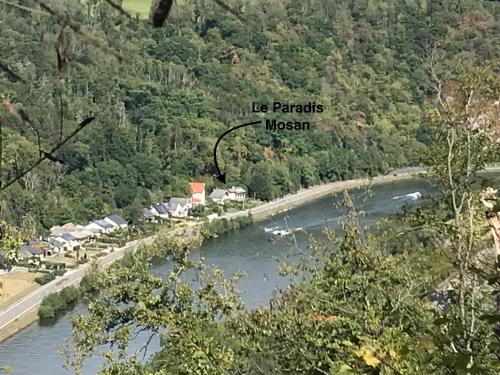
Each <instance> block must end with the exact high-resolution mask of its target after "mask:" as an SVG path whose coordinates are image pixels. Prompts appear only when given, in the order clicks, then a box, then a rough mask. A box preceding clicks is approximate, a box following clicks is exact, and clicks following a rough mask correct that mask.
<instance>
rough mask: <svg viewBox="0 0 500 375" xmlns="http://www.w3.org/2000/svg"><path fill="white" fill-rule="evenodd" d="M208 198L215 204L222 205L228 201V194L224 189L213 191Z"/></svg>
mask: <svg viewBox="0 0 500 375" xmlns="http://www.w3.org/2000/svg"><path fill="white" fill-rule="evenodd" d="M210 198H211V199H212V200H213V201H214V202H215V203H217V204H224V201H225V200H226V199H229V193H228V191H227V190H225V189H214V191H212V194H210Z"/></svg>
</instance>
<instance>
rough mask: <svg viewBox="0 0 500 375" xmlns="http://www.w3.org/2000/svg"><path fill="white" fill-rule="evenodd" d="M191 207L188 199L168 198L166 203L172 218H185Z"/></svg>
mask: <svg viewBox="0 0 500 375" xmlns="http://www.w3.org/2000/svg"><path fill="white" fill-rule="evenodd" d="M191 207H192V203H191V199H189V198H170V201H169V202H168V212H169V214H170V216H172V217H187V216H188V215H189V210H190V209H191Z"/></svg>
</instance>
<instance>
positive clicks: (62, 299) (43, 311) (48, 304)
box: [38, 285, 79, 321]
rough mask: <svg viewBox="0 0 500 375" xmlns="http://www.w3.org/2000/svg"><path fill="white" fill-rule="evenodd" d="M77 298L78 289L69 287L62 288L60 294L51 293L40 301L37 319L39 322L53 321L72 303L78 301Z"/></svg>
mask: <svg viewBox="0 0 500 375" xmlns="http://www.w3.org/2000/svg"><path fill="white" fill-rule="evenodd" d="M78 297H79V293H78V289H77V288H76V287H74V286H71V285H70V286H67V287H65V288H63V289H62V290H61V291H60V292H57V293H51V294H49V295H47V296H45V297H44V299H43V300H42V303H41V305H40V308H39V309H38V317H39V318H40V320H41V321H43V320H47V319H54V318H56V317H57V315H58V314H59V313H61V312H63V311H64V310H66V309H67V308H68V307H69V306H70V305H71V304H72V303H74V302H76V301H78Z"/></svg>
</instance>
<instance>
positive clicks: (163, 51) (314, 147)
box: [0, 0, 499, 229]
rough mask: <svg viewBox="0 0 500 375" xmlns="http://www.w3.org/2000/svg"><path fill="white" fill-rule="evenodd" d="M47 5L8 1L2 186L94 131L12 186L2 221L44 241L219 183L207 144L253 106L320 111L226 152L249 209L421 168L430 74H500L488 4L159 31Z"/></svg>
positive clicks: (262, 16) (416, 5) (234, 139)
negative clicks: (33, 230)
mask: <svg viewBox="0 0 500 375" xmlns="http://www.w3.org/2000/svg"><path fill="white" fill-rule="evenodd" d="M46 3H47V4H50V6H52V8H53V9H52V10H53V11H54V12H56V14H58V15H61V17H60V18H58V17H54V16H51V15H48V14H47V13H46V12H44V11H43V9H41V8H37V2H35V1H30V0H23V1H20V2H19V4H21V6H16V7H14V6H12V5H9V4H8V3H7V2H2V3H1V4H0V18H1V19H2V22H1V23H0V32H1V34H2V40H1V42H0V50H1V61H0V63H1V67H2V69H1V70H0V93H1V95H2V97H3V100H4V107H5V108H3V110H2V111H0V124H1V126H2V158H1V159H2V163H1V180H2V184H3V186H5V185H6V184H7V183H8V182H9V181H11V180H12V179H15V178H16V177H17V176H19V175H20V174H21V173H22V172H23V171H25V170H26V169H27V168H29V167H30V166H31V165H32V164H33V163H34V162H35V161H36V160H37V159H38V158H39V149H40V148H41V149H43V150H48V149H51V147H52V146H53V145H56V144H57V143H58V141H60V139H62V138H63V137H64V136H66V135H68V134H70V133H71V132H73V131H74V129H75V128H76V126H77V124H78V123H79V122H80V121H82V120H83V119H84V118H87V117H89V116H95V117H96V120H95V121H94V122H93V123H92V124H90V125H89V126H87V127H85V129H83V130H82V131H81V132H79V134H78V136H77V137H75V138H73V139H71V141H70V142H68V143H67V144H65V145H64V146H63V147H62V148H60V149H58V150H57V152H56V153H55V155H51V157H52V158H53V159H55V160H58V161H59V162H54V161H45V162H43V163H41V165H39V166H38V167H37V168H35V169H33V170H32V171H30V172H29V173H28V174H26V175H24V176H23V178H21V179H20V180H19V181H18V182H16V183H15V184H13V185H12V186H9V187H8V188H6V189H3V190H2V192H1V205H0V213H1V216H2V218H3V219H5V220H7V221H9V222H11V223H13V224H16V225H22V224H23V222H24V224H25V225H26V223H31V225H36V226H38V227H39V229H41V228H49V227H51V226H52V225H55V224H61V223H63V222H68V221H76V222H81V221H84V220H88V219H92V218H95V217H98V216H101V215H103V214H108V213H109V212H117V213H121V214H123V215H125V216H126V217H128V218H129V219H133V218H135V217H137V216H138V213H139V209H140V208H141V207H145V206H148V205H149V204H150V203H151V202H152V201H159V200H161V199H164V198H167V197H170V196H174V195H181V194H185V193H186V190H187V182H188V181H189V180H192V179H200V180H203V181H205V182H207V183H208V186H209V187H210V186H213V185H214V178H213V175H214V174H215V169H214V164H213V157H212V152H213V147H214V144H215V142H216V140H217V138H218V136H220V135H221V134H222V133H223V132H224V131H225V130H227V129H228V128H229V127H231V126H234V125H237V124H240V123H243V122H245V121H249V120H254V119H255V118H257V119H258V118H259V116H260V115H258V114H255V113H251V105H252V102H257V103H272V102H273V101H282V102H289V103H297V104H305V103H308V102H316V103H319V104H322V105H323V106H324V107H325V111H324V112H323V113H321V114H301V115H297V114H294V115H289V116H288V119H298V120H300V121H310V122H311V124H312V130H310V131H304V132H293V131H282V132H270V131H265V129H262V128H247V129H244V130H241V131H239V132H237V133H234V134H231V135H230V136H228V138H227V139H225V140H224V142H222V144H221V147H220V148H219V149H220V151H219V152H220V159H221V160H223V165H222V167H223V169H224V170H225V171H227V176H228V177H227V179H228V183H234V184H240V185H242V186H244V187H246V188H248V190H249V194H250V196H255V197H257V198H260V199H272V198H274V197H276V196H278V195H281V194H285V193H288V192H292V191H295V190H297V189H298V188H299V187H300V186H309V185H311V184H315V183H318V182H320V181H335V180H342V179H349V178H352V177H355V176H364V175H376V174H380V173H386V172H387V171H388V170H389V169H390V168H392V167H398V166H407V165H418V164H420V163H421V158H420V157H421V155H422V151H423V149H425V146H426V144H427V143H428V141H429V136H428V131H427V130H426V127H425V125H423V123H422V121H421V118H422V114H423V111H424V110H425V107H426V106H427V105H428V103H429V102H430V101H432V98H433V97H432V95H433V93H435V86H436V82H435V81H434V80H433V74H437V75H439V76H440V77H442V78H443V79H444V80H445V81H446V79H451V78H453V76H454V74H457V73H460V72H463V71H466V70H467V69H469V68H470V67H471V66H485V65H488V64H491V63H492V61H493V60H494V58H495V57H497V56H498V49H499V46H498V38H496V37H495V35H498V34H495V32H496V31H498V23H497V21H496V17H497V16H498V11H499V8H498V6H497V5H496V4H495V2H484V1H472V0H471V1H459V0H443V1H422V0H421V1H416V0H408V1H392V0H384V1H371V0H362V1H347V0H342V1H294V0H290V1H282V0H279V1H278V0H276V1H274V0H273V1H266V2H260V1H258V2H257V1H249V2H244V1H234V2H230V4H231V7H233V8H234V11H235V12H239V13H240V14H242V15H243V18H244V20H243V21H241V20H240V19H238V18H237V17H235V16H234V15H233V14H232V13H229V12H225V11H224V10H223V9H221V8H220V7H219V6H218V5H217V4H215V3H214V2H212V1H208V0H206V1H203V0H199V1H187V2H179V3H178V4H175V6H174V7H173V9H172V12H171V14H170V17H169V19H168V21H167V22H166V24H165V25H164V27H162V28H153V27H152V26H151V25H150V24H149V23H148V22H147V21H146V20H141V19H139V18H136V17H131V18H128V17H126V16H124V15H123V14H121V13H120V12H118V11H117V10H115V9H114V8H112V7H110V6H109V4H108V2H107V1H98V0H95V1H94V0H87V1H83V0H82V1H69V0H68V1H63V0H60V1H55V0H53V1H49V2H46ZM23 4H24V6H23ZM26 9H28V10H30V9H35V10H36V11H27V10H26ZM240 18H241V17H240ZM75 24H76V25H77V27H76V28H75V27H74V26H75ZM75 30H77V32H76V31H75ZM56 46H58V47H57V48H56ZM58 48H59V49H62V50H63V52H64V56H62V57H63V60H64V64H63V65H64V67H63V68H62V69H61V70H58V69H57V57H58V53H59V52H61V51H59V52H58ZM56 52H57V53H56ZM59 57H61V56H59ZM6 103H7V104H6ZM8 105H11V106H13V108H14V109H18V110H19V111H22V113H23V114H24V115H26V116H27V117H26V118H25V119H24V120H23V117H22V116H21V117H19V116H15V113H14V114H13V113H12V111H9V110H8ZM11 109H12V107H11ZM26 119H29V121H25V120H26ZM284 119H285V120H286V119H287V118H284Z"/></svg>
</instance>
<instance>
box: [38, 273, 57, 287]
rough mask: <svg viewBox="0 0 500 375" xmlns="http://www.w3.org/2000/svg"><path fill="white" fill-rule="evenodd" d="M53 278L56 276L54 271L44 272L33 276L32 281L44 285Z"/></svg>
mask: <svg viewBox="0 0 500 375" xmlns="http://www.w3.org/2000/svg"><path fill="white" fill-rule="evenodd" d="M55 278H56V274H55V273H54V272H49V273H44V274H43V275H41V276H37V277H35V279H34V281H35V283H37V284H40V285H45V284H47V283H49V282H51V281H52V280H54V279H55Z"/></svg>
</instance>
